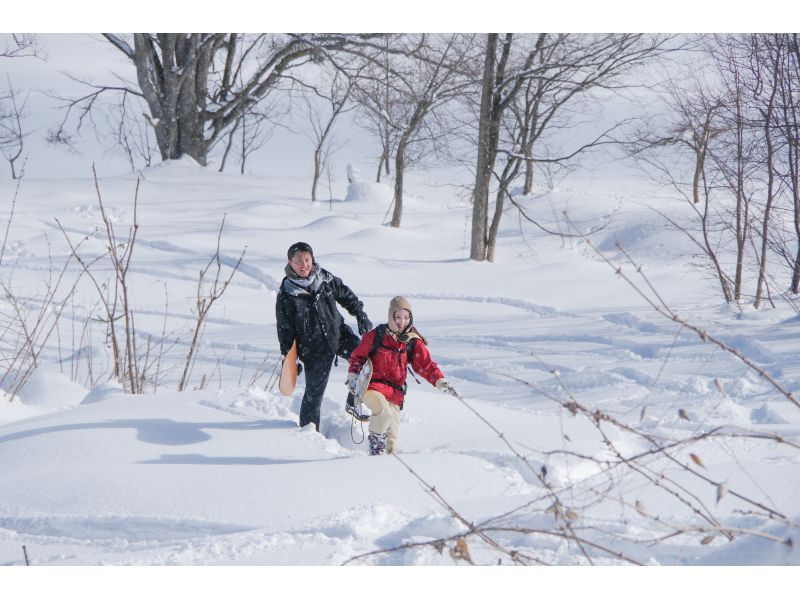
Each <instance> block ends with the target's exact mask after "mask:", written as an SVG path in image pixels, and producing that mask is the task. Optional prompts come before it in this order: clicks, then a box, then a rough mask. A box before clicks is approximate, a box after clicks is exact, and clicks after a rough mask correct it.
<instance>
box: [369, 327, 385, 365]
mask: <svg viewBox="0 0 800 598" xmlns="http://www.w3.org/2000/svg"><path fill="white" fill-rule="evenodd" d="M387 328H388V326H387V325H386V324H378V326H376V328H375V337H374V338H373V339H372V346H371V347H370V348H369V354H368V357H369V358H370V359H372V358H373V357H375V353H377V352H378V347H380V346H381V345H382V344H383V337H384V336H386V329H387Z"/></svg>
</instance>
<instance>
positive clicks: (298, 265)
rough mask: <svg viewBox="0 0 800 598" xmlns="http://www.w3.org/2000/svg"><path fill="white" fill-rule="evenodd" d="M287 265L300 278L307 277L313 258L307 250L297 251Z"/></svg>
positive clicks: (312, 264)
mask: <svg viewBox="0 0 800 598" xmlns="http://www.w3.org/2000/svg"><path fill="white" fill-rule="evenodd" d="M289 265H290V266H291V267H292V270H294V273H295V274H297V275H298V276H300V277H301V278H308V275H309V274H311V269H312V268H313V267H314V258H313V257H312V255H311V254H310V253H309V252H308V251H298V252H297V253H295V254H294V255H293V256H292V259H290V260H289Z"/></svg>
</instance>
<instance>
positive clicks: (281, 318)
mask: <svg viewBox="0 0 800 598" xmlns="http://www.w3.org/2000/svg"><path fill="white" fill-rule="evenodd" d="M287 255H288V258H289V262H288V263H287V264H286V268H285V272H286V277H285V278H284V279H283V281H282V282H281V288H280V291H279V292H278V299H277V302H276V303H275V312H276V316H277V322H278V342H279V344H280V349H281V355H283V356H284V357H285V356H286V354H287V353H288V352H289V350H290V349H291V348H292V343H293V342H295V341H297V355H298V357H299V358H300V361H302V362H303V366H304V369H305V372H306V391H305V394H303V403H302V405H301V407H300V427H303V426H305V425H307V424H309V423H312V422H313V424H314V426H315V427H316V429H317V430H319V420H320V407H321V405H322V396H323V394H324V393H325V387H326V386H327V385H328V377H329V376H330V373H331V367H332V366H333V362H334V359H335V358H336V356H337V355H339V356H341V357H344V358H345V359H349V357H350V353H352V351H353V349H355V348H356V347H357V346H358V343H359V338H358V336H356V334H355V333H354V332H353V331H352V330H351V328H350V327H349V326H348V325H347V324H345V323H344V319H343V318H342V315H341V314H340V313H339V310H338V309H337V307H336V304H337V303H338V304H339V305H341V306H342V307H343V308H345V309H346V310H347V311H348V312H349V313H350V314H351V315H352V316H354V317H355V318H356V321H357V322H358V332H359V333H360V334H364V333H365V332H367V331H368V330H370V329H372V323H371V322H370V321H369V318H368V317H367V314H366V313H364V304H363V303H362V302H361V301H359V299H358V297H356V295H355V293H353V291H351V290H350V288H349V287H348V286H347V285H345V284H344V283H343V282H342V279H341V278H338V277H336V276H334V275H333V274H331V273H330V272H328V271H327V270H325V269H323V268H320V267H319V264H317V263H316V261H314V252H313V250H312V249H311V246H310V245H309V244H308V243H303V242H298V243H294V244H293V245H292V246H291V247H289V251H288V252H287ZM352 409H353V408H352V397H351V396H348V407H347V410H348V412H351V413H352Z"/></svg>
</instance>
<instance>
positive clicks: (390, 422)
mask: <svg viewBox="0 0 800 598" xmlns="http://www.w3.org/2000/svg"><path fill="white" fill-rule="evenodd" d="M364 403H366V404H367V407H369V410H370V411H372V417H371V418H370V419H369V431H370V434H387V436H386V452H387V453H393V452H394V451H395V446H396V444H397V432H398V431H399V429H400V407H398V406H397V405H395V404H394V403H390V402H389V401H387V400H386V397H384V396H383V395H382V394H381V393H379V392H378V391H377V390H368V391H367V392H365V393H364Z"/></svg>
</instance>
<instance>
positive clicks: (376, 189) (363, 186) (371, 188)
mask: <svg viewBox="0 0 800 598" xmlns="http://www.w3.org/2000/svg"><path fill="white" fill-rule="evenodd" d="M347 180H348V181H349V184H348V185H347V194H346V195H345V198H344V200H345V201H364V202H369V203H378V204H381V205H386V206H388V205H389V203H391V201H392V195H393V193H392V189H391V188H390V187H389V186H388V185H385V184H384V183H373V182H368V181H364V180H362V178H361V173H360V172H359V170H358V169H357V168H355V167H353V166H348V167H347Z"/></svg>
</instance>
